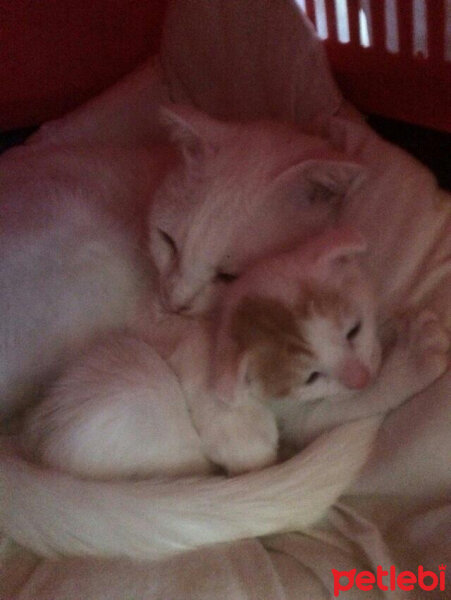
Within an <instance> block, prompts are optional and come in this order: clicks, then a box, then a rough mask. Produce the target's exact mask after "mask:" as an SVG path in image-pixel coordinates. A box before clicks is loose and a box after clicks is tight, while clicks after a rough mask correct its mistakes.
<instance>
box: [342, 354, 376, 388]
mask: <svg viewBox="0 0 451 600" xmlns="http://www.w3.org/2000/svg"><path fill="white" fill-rule="evenodd" d="M339 379H340V381H341V383H342V384H343V385H345V386H346V387H347V388H349V389H350V390H362V389H363V388H365V387H366V386H367V385H368V384H369V383H370V380H371V375H370V372H369V371H368V369H367V368H366V367H365V365H363V364H362V363H361V362H360V361H358V360H347V361H346V362H345V363H344V364H343V366H342V367H341V369H340V374H339Z"/></svg>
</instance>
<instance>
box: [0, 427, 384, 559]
mask: <svg viewBox="0 0 451 600" xmlns="http://www.w3.org/2000/svg"><path fill="white" fill-rule="evenodd" d="M379 423H380V419H379V418H371V419H365V420H361V421H355V422H352V423H348V424H346V425H341V426H340V427H337V428H336V429H334V430H333V431H331V432H329V433H326V434H324V435H322V436H321V437H320V438H318V439H317V440H316V441H315V442H313V443H312V444H311V445H310V446H308V448H307V449H306V450H305V451H303V452H301V453H300V454H299V455H297V456H295V457H294V458H292V459H290V460H289V461H287V462H285V463H283V464H280V465H277V466H274V467H270V468H267V469H264V470H262V471H258V472H255V473H249V474H247V475H241V476H239V477H234V478H222V477H210V478H204V479H200V478H196V479H187V480H171V481H157V480H152V481H140V482H100V481H88V480H83V479H76V478H74V477H72V476H68V475H65V474H63V473H59V472H56V471H51V470H47V469H41V468H39V467H37V466H34V465H31V464H30V463H27V462H26V461H24V460H23V459H22V458H21V457H20V455H19V454H18V453H17V452H16V450H15V447H14V443H12V442H11V440H9V439H8V438H3V440H1V441H0V502H1V521H2V522H1V527H2V530H3V533H5V534H7V535H9V536H10V537H12V538H13V539H15V540H16V541H17V542H19V543H21V544H23V545H24V546H26V547H28V548H30V549H31V550H33V551H35V552H37V553H38V554H42V555H46V556H54V555H57V554H66V555H67V554H73V555H97V556H110V557H115V556H127V557H131V558H137V559H155V558H160V557H164V556H170V555H173V554H176V553H178V552H182V551H186V550H189V549H193V548H198V547H200V546H205V545H210V544H215V543H220V542H230V541H233V540H238V539H242V538H246V537H255V536H262V535H267V534H271V533H275V532H280V531H287V530H300V529H304V528H306V527H307V526H309V525H311V524H313V523H314V522H315V521H316V520H318V519H319V518H320V517H321V516H322V515H323V514H324V513H325V511H326V510H327V508H328V507H329V506H330V505H331V504H333V502H334V501H335V500H336V498H337V497H338V496H339V495H340V494H341V493H342V492H343V491H344V490H345V489H346V487H347V486H348V484H349V483H350V482H351V481H352V479H353V478H354V476H355V475H356V473H357V471H358V470H359V469H360V467H361V466H362V465H363V464H364V462H365V460H366V458H367V455H368V453H369V451H370V450H371V447H372V442H373V440H374V437H375V435H376V432H377V429H378V426H379Z"/></svg>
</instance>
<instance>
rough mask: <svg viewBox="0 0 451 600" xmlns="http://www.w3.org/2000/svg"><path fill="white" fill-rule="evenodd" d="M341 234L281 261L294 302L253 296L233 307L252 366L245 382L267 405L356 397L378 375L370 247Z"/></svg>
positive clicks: (234, 327)
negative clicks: (367, 263)
mask: <svg viewBox="0 0 451 600" xmlns="http://www.w3.org/2000/svg"><path fill="white" fill-rule="evenodd" d="M335 234H336V231H335V232H327V233H326V234H325V235H322V236H319V237H318V238H316V239H315V240H313V243H312V244H310V245H309V246H310V247H309V248H308V249H307V251H306V252H305V253H302V252H301V253H299V252H298V251H295V252H292V253H288V254H286V256H285V257H283V260H282V261H279V266H278V269H279V270H280V268H281V267H280V265H281V264H282V266H283V265H285V275H287V276H288V277H289V278H290V280H289V282H288V283H289V287H290V288H291V289H292V287H293V286H292V284H293V278H294V277H295V278H296V285H297V286H298V293H297V294H296V297H294V296H293V295H292V294H291V292H290V298H289V300H287V299H285V298H284V293H283V290H282V289H279V290H276V291H275V293H274V294H271V295H268V296H265V295H263V296H262V295H256V296H252V294H251V293H248V292H247V293H246V295H244V296H243V297H242V298H241V299H239V300H238V302H237V303H236V304H235V308H234V310H233V312H232V315H231V317H230V321H229V323H230V328H231V334H232V338H233V339H234V341H235V343H236V344H237V346H238V349H239V352H240V353H241V356H242V357H243V360H246V377H247V378H248V380H250V381H251V382H252V384H253V386H254V387H255V388H256V390H257V392H258V393H260V394H263V396H264V397H266V398H272V399H277V398H282V397H283V398H287V397H291V398H293V399H296V400H298V401H309V400H314V399H316V398H327V397H331V396H335V395H343V394H346V393H354V391H355V390H359V389H363V388H365V387H366V386H367V385H369V384H370V383H371V381H372V380H373V379H374V377H375V376H376V374H377V372H378V370H379V366H380V357H381V347H380V342H379V338H378V334H377V326H376V303H375V297H374V293H373V291H372V289H371V286H370V284H369V282H368V280H367V278H366V276H365V274H364V272H363V270H362V268H361V267H360V266H359V264H358V262H357V257H356V255H357V254H358V253H360V252H362V251H363V249H364V245H363V244H362V242H361V241H360V242H359V238H358V237H355V236H353V235H352V234H350V235H349V233H346V235H345V236H344V237H343V236H340V235H338V236H337V235H335ZM329 236H331V237H330V238H329V239H328V237H329ZM338 238H340V239H338ZM261 267H262V265H259V267H258V268H259V269H261ZM296 273H297V274H296ZM243 277H244V278H246V275H244V276H243ZM279 281H280V279H279ZM279 285H280V284H279ZM242 289H245V288H242Z"/></svg>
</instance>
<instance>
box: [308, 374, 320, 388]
mask: <svg viewBox="0 0 451 600" xmlns="http://www.w3.org/2000/svg"><path fill="white" fill-rule="evenodd" d="M320 377H321V373H320V372H319V371H313V373H310V375H309V376H308V377H307V379H306V380H305V383H306V385H311V384H312V383H315V381H317V380H318V379H319V378H320Z"/></svg>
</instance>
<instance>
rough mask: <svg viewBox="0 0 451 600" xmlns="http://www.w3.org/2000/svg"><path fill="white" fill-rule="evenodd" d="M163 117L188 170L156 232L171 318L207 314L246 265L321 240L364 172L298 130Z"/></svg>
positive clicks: (157, 211)
mask: <svg viewBox="0 0 451 600" xmlns="http://www.w3.org/2000/svg"><path fill="white" fill-rule="evenodd" d="M163 112H164V118H165V120H166V122H167V124H168V128H169V131H170V134H171V136H172V139H173V141H174V143H175V144H176V146H177V147H178V149H179V156H180V161H179V164H178V166H177V167H176V168H175V169H174V170H173V171H171V172H170V173H169V175H168V176H167V178H166V180H165V181H164V183H163V185H162V186H161V187H160V189H159V190H158V192H157V194H156V196H155V198H154V201H153V203H152V207H151V211H150V217H149V229H150V252H151V256H152V259H153V261H154V263H155V266H156V269H157V272H158V277H159V286H160V292H161V300H162V304H163V306H164V307H165V308H166V309H167V310H170V311H174V312H183V313H184V314H199V313H203V312H205V311H207V310H208V309H209V308H211V307H212V306H214V305H215V304H216V301H217V299H218V298H219V297H221V295H222V294H223V293H224V290H225V289H226V287H227V286H228V285H229V283H230V282H231V281H232V280H233V279H235V278H236V277H237V276H238V275H240V274H241V273H242V272H243V271H244V270H245V268H246V267H247V265H249V264H252V263H253V262H254V261H255V260H256V259H259V258H261V257H262V256H266V255H270V254H272V253H274V252H275V251H281V250H283V249H286V248H289V247H292V246H293V245H294V244H295V243H297V242H299V241H301V240H302V239H304V238H305V237H306V236H307V235H311V234H312V233H314V232H315V231H319V230H320V229H321V228H322V227H324V225H325V224H326V223H330V222H331V221H332V220H333V219H334V215H335V214H336V212H337V208H338V206H339V204H340V202H339V200H341V199H342V198H343V197H344V196H345V195H346V193H347V191H348V190H349V188H350V186H351V185H352V184H353V182H354V181H355V180H356V179H357V178H358V177H359V176H360V175H361V173H362V168H361V167H360V166H358V165H356V164H354V163H349V162H347V161H346V160H345V159H344V157H342V156H340V155H339V154H337V153H336V152H334V151H333V150H332V149H331V148H330V147H329V146H328V145H327V143H326V142H324V141H323V140H320V139H319V138H318V139H317V138H312V137H309V136H306V135H303V134H301V133H299V132H298V131H296V130H295V129H294V128H293V127H288V126H286V125H282V124H276V123H268V122H261V123H249V124H230V123H223V122H219V121H216V120H214V119H212V118H210V117H207V116H206V115H204V114H202V113H199V112H197V111H194V110H193V109H188V108H186V107H175V108H171V109H165V110H164V111H163Z"/></svg>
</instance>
